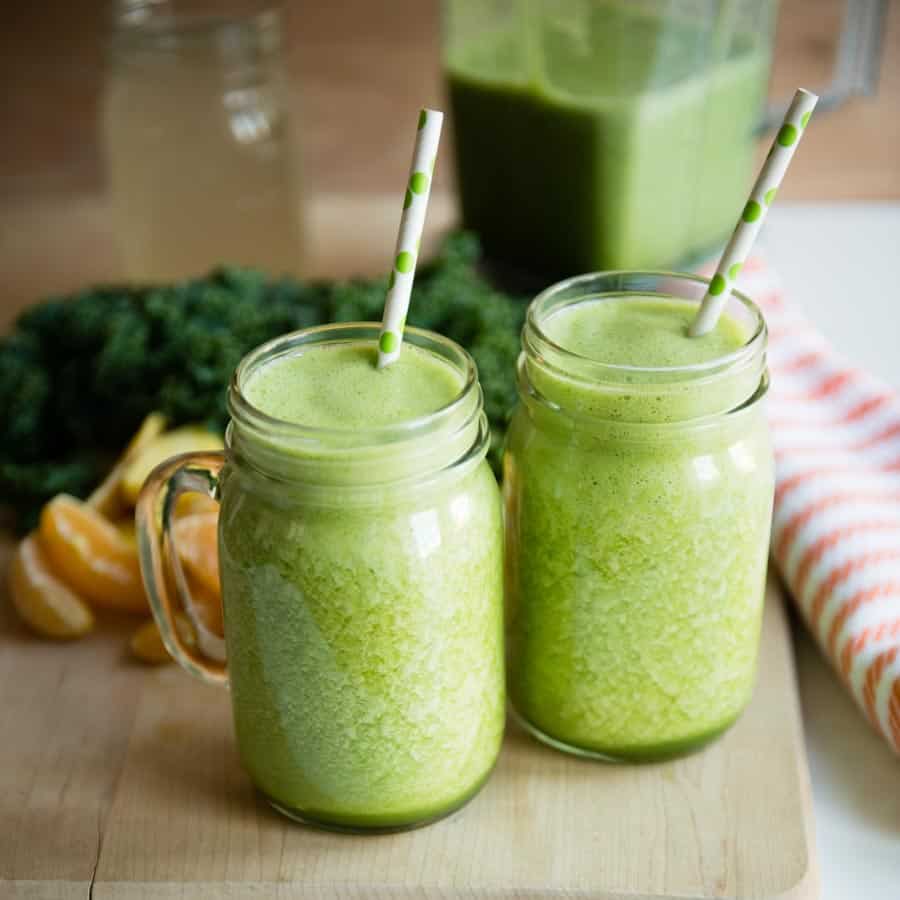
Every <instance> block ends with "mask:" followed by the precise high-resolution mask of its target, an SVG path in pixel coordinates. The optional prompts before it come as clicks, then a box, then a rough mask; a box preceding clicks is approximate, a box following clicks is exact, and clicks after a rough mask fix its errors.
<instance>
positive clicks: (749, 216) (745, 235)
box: [690, 88, 819, 337]
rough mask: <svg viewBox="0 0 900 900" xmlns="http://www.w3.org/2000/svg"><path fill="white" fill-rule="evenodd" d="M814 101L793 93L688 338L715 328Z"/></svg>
mask: <svg viewBox="0 0 900 900" xmlns="http://www.w3.org/2000/svg"><path fill="white" fill-rule="evenodd" d="M818 102H819V98H818V97H817V96H816V95H815V94H812V93H810V92H809V91H805V90H803V88H800V89H799V90H798V91H797V93H796V94H794V99H793V100H792V101H791V105H790V106H789V107H788V111H787V113H785V116H784V122H782V123H781V128H779V129H778V134H777V135H776V136H775V140H774V141H773V142H772V147H771V148H770V150H769V155H768V156H767V157H766V161H765V162H764V163H763V167H762V169H761V170H760V173H759V177H758V178H757V179H756V184H754V185H753V190H752V191H750V197H749V199H748V200H747V205H746V206H745V207H744V211H743V213H742V214H741V218H740V219H739V220H738V223H737V227H736V228H735V229H734V234H732V235H731V240H730V241H729V242H728V246H727V247H726V248H725V252H724V253H723V254H722V258H721V259H720V260H719V265H718V266H717V267H716V274H715V275H713V277H712V281H710V283H709V289H708V290H707V292H706V294H705V295H704V297H703V300H702V301H701V302H700V309H699V310H698V311H697V315H696V316H695V318H694V321H693V322H692V323H691V327H690V335H691V337H699V336H700V335H701V334H706V333H707V332H708V331H712V330H713V328H715V327H716V322H718V321H719V316H720V315H721V314H722V310H723V309H724V308H725V303H726V302H727V301H728V297H729V296H730V294H731V289H732V287H733V285H734V281H735V279H736V278H737V277H738V274H739V273H740V271H741V266H742V265H743V264H744V262H745V261H746V259H747V256H748V255H749V253H750V249H751V248H752V246H753V242H754V241H755V240H756V236H757V234H759V229H760V227H761V226H762V223H763V221H764V220H765V218H766V212H767V211H768V209H769V207H770V206H771V205H772V201H773V200H774V199H775V192H776V191H777V190H778V188H779V186H780V185H781V182H782V179H783V178H784V173H785V171H786V170H787V167H788V164H789V163H790V161H791V158H792V157H793V155H794V151H795V150H796V149H797V144H799V143H800V138H801V137H802V136H803V132H804V130H805V128H806V125H807V123H808V122H809V117H810V116H811V115H812V111H813V109H815V106H816V103H818Z"/></svg>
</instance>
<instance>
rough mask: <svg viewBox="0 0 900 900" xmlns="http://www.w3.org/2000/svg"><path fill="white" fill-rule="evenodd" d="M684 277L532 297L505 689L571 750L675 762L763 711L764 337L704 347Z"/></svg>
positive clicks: (759, 326)
mask: <svg viewBox="0 0 900 900" xmlns="http://www.w3.org/2000/svg"><path fill="white" fill-rule="evenodd" d="M705 289H706V282H704V281H703V280H702V279H699V278H695V277H691V276H687V275H666V274H654V273H640V272H625V273H607V274H598V275H586V276H581V277H578V278H573V279H570V280H569V281H565V282H562V283H560V284H558V285H556V286H554V287H551V288H549V289H548V290H546V291H545V292H544V293H543V294H541V295H540V296H539V297H537V298H536V299H535V300H534V301H533V303H532V304H531V306H530V308H529V311H528V317H527V322H526V325H525V329H524V332H523V352H522V354H521V356H520V358H519V364H518V384H519V396H520V403H519V405H518V407H517V410H516V412H515V414H514V416H513V419H512V422H511V425H510V430H509V435H508V438H507V449H506V455H505V458H504V494H505V501H506V527H507V562H506V566H507V607H508V608H507V647H508V691H509V695H510V700H511V703H512V706H513V708H514V710H515V712H516V714H517V716H518V717H519V718H520V719H521V720H522V721H523V723H524V724H525V726H526V727H527V728H528V729H529V730H530V731H531V732H532V733H533V734H535V735H536V736H537V737H539V738H540V739H542V740H544V741H545V742H547V743H549V744H551V745H553V746H555V747H558V748H560V749H563V750H568V751H570V752H574V753H579V754H582V755H586V756H596V757H602V758H607V759H617V760H643V759H654V758H664V757H667V756H672V755H677V754H680V753H683V752H687V751H689V750H691V749H693V748H694V747H697V746H700V745H702V744H703V743H705V742H706V741H708V740H710V739H711V738H713V737H714V736H716V735H717V734H719V733H721V732H722V731H724V730H725V729H727V728H728V726H729V725H731V723H732V722H734V720H735V719H736V718H737V717H738V715H739V714H740V713H741V711H742V710H743V708H744V706H745V705H746V704H747V702H748V701H749V699H750V695H751V692H752V688H753V680H754V672H755V666H756V657H757V649H758V641H759V630H760V623H761V614H762V606H763V592H764V581H765V573H766V561H767V557H768V544H769V541H768V539H769V527H770V517H771V510H772V497H773V483H774V474H773V459H772V450H771V446H770V440H769V432H768V426H767V422H766V418H765V413H764V410H763V399H764V396H765V394H766V388H767V383H768V382H767V375H766V363H765V348H766V332H765V324H764V322H763V319H762V316H761V314H760V313H759V310H758V309H757V308H756V307H755V306H754V305H753V303H752V302H751V301H750V300H748V299H747V298H745V297H743V296H741V295H739V294H736V295H734V296H732V298H731V299H730V301H729V307H728V310H727V314H726V316H725V317H724V319H723V321H722V322H720V326H719V328H718V329H717V332H716V333H715V334H712V335H711V336H710V337H709V339H707V337H703V338H689V337H687V334H686V325H687V323H688V322H689V320H690V318H691V316H692V315H693V314H694V311H695V310H696V308H697V304H698V302H699V300H700V299H701V298H702V296H703V293H704V291H705Z"/></svg>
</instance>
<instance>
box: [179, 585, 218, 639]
mask: <svg viewBox="0 0 900 900" xmlns="http://www.w3.org/2000/svg"><path fill="white" fill-rule="evenodd" d="M185 575H186V577H187V583H188V590H189V591H190V592H191V600H193V602H194V613H195V614H196V616H197V618H198V619H199V620H200V621H201V622H202V623H203V624H204V625H205V626H206V628H207V629H208V630H209V631H211V632H212V633H213V634H215V635H217V636H218V637H225V624H224V621H223V616H222V594H221V593H220V592H219V591H218V590H211V589H210V588H209V586H208V585H206V584H204V583H203V582H202V581H200V579H199V578H196V577H195V576H193V575H191V573H190V572H186V573H185Z"/></svg>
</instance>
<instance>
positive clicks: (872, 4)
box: [761, 0, 888, 131]
mask: <svg viewBox="0 0 900 900" xmlns="http://www.w3.org/2000/svg"><path fill="white" fill-rule="evenodd" d="M887 5H888V4H887V0H845V3H844V19H843V24H842V26H841V36H840V41H839V42H838V47H837V52H836V53H835V57H834V64H833V65H832V68H831V81H830V82H829V83H828V84H827V85H826V86H825V87H824V89H822V90H820V91H819V93H820V95H821V96H820V99H819V110H828V109H836V108H837V107H839V106H840V105H841V104H842V103H844V101H845V100H849V99H850V98H851V97H856V96H869V95H871V94H874V93H875V91H876V89H877V87H878V72H879V68H880V64H881V50H882V35H883V33H884V20H885V16H886V15H887ZM787 105H788V100H787V99H785V100H781V101H777V102H775V103H772V104H770V105H769V107H768V109H767V110H766V114H765V117H764V119H763V121H762V125H761V130H764V131H765V130H768V129H770V128H773V127H774V126H776V125H777V124H778V123H779V122H781V120H782V119H783V118H784V113H785V111H786V110H787Z"/></svg>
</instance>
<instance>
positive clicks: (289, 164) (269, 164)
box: [104, 0, 301, 281]
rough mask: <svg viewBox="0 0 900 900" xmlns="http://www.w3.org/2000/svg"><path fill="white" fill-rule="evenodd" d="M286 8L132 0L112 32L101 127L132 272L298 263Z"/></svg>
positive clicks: (169, 275) (151, 275) (172, 274)
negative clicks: (284, 27) (284, 46)
mask: <svg viewBox="0 0 900 900" xmlns="http://www.w3.org/2000/svg"><path fill="white" fill-rule="evenodd" d="M281 41H282V35H281V20H280V15H279V13H278V12H276V11H275V10H265V9H262V10H260V4H254V3H252V2H250V0H248V2H247V3H245V4H228V5H227V7H222V6H221V5H220V6H219V7H218V9H217V8H216V6H215V5H211V4H209V3H206V4H204V3H200V2H197V3H190V2H187V3H185V2H181V3H178V2H162V3H152V2H128V0H122V2H121V3H120V4H119V5H118V7H117V13H116V18H115V22H114V30H113V34H112V38H111V41H110V48H109V63H108V71H107V81H106V91H105V103H104V139H105V147H106V156H107V166H108V173H109V188H110V197H111V202H112V207H113V213H114V216H115V225H116V232H117V237H118V240H119V244H120V248H121V251H122V254H123V257H124V262H125V267H126V274H127V275H128V276H129V277H131V278H133V279H135V280H139V281H159V280H165V279H176V278H182V277H185V276H189V275H198V274H201V273H204V272H205V271H207V270H209V269H210V268H211V267H213V266H215V265H217V264H221V263H225V264H242V265H251V266H257V267H260V268H262V269H265V270H267V271H268V272H270V273H272V274H276V275H277V274H282V273H286V272H294V273H296V272H298V271H299V267H300V254H301V224H300V223H301V210H300V196H299V181H298V159H297V155H298V154H297V147H296V135H295V133H294V124H293V120H292V113H291V108H290V101H289V97H288V93H287V85H286V72H285V65H284V58H283V53H282V46H281Z"/></svg>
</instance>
